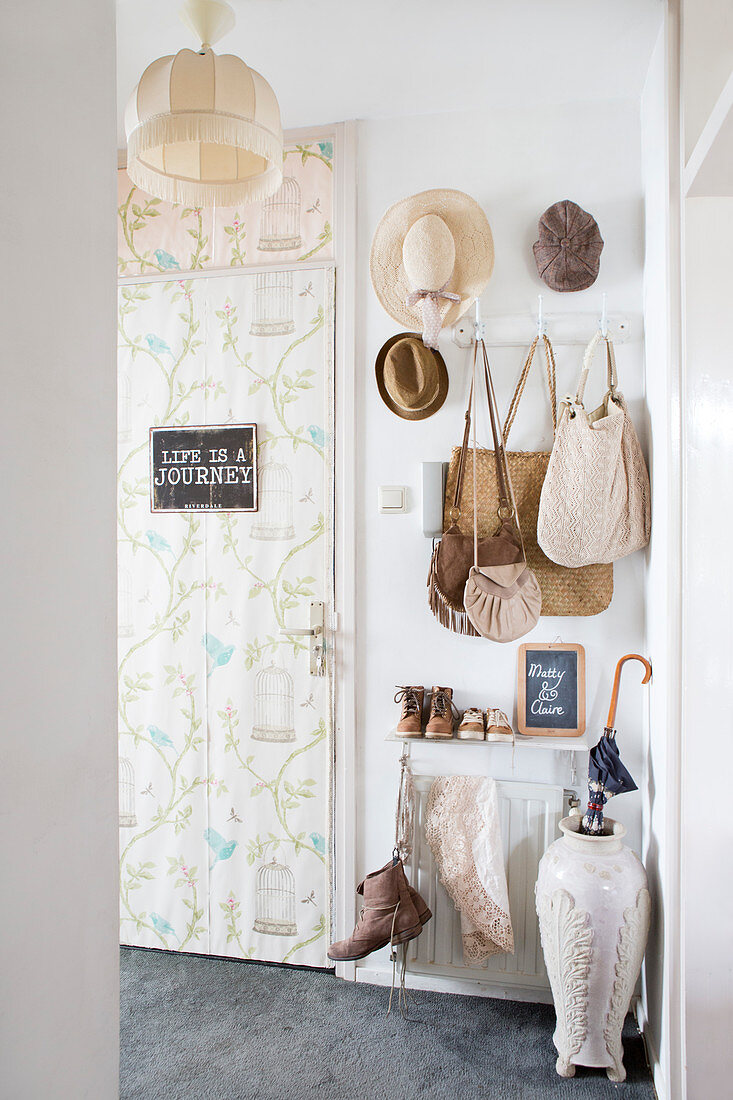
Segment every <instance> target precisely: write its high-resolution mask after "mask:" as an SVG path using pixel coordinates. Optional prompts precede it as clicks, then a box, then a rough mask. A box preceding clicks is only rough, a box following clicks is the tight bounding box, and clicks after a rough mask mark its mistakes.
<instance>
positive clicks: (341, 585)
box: [332, 122, 357, 981]
mask: <svg viewBox="0 0 733 1100" xmlns="http://www.w3.org/2000/svg"><path fill="white" fill-rule="evenodd" d="M356 129H357V123H356V122H342V123H340V124H339V125H337V126H336V127H335V131H336V153H335V157H334V165H335V172H336V178H335V180H334V222H335V230H334V239H335V243H336V252H335V256H336V367H335V371H334V386H335V426H336V427H335V448H336V451H335V470H334V497H335V500H334V504H335V519H336V529H335V532H334V535H335V568H336V588H335V592H336V608H335V610H336V620H335V622H334V627H335V631H334V633H335V641H336V646H335V665H334V670H333V677H334V679H333V683H334V705H335V714H334V739H333V748H334V761H333V780H334V783H333V790H334V806H333V809H334V813H333V841H332V852H333V866H332V889H333V896H332V915H333V919H332V925H333V934H334V938H335V939H343V938H344V937H345V936H346V935H348V934H349V933H350V932H351V929H352V927H353V919H354V900H353V899H354V886H355V882H356V879H355V853H356V805H355V802H356V668H355V662H356V570H357V560H356V558H357V546H356V402H355V374H356V201H357V196H356V156H357V149H356ZM336 973H337V975H338V977H340V978H345V979H347V980H349V981H355V980H356V966H355V964H354V963H353V962H350V963H338V964H337V966H336Z"/></svg>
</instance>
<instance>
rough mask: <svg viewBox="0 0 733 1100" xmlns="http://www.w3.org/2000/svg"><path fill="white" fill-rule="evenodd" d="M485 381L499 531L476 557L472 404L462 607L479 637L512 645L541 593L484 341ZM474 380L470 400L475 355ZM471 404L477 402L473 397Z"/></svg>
mask: <svg viewBox="0 0 733 1100" xmlns="http://www.w3.org/2000/svg"><path fill="white" fill-rule="evenodd" d="M479 343H480V344H481V353H482V356H483V366H484V377H485V380H486V396H487V399H488V403H489V420H490V421H491V434H492V435H493V437H494V458H495V462H496V481H497V487H498V494H499V507H498V509H497V515H498V518H499V523H500V527H499V530H498V531H497V532H496V534H495V535H493V536H492V537H491V538H488V539H483V540H482V543H481V547H482V554H481V556H479V541H478V533H477V532H478V498H477V492H476V481H477V479H476V451H477V446H476V427H475V420H476V415H475V412H476V411H475V405H474V409H473V414H474V416H473V419H474V435H473V467H474V468H473V475H474V476H473V486H474V487H473V532H474V533H473V547H474V560H473V565H472V566H471V569H470V571H469V574H468V579H467V580H466V587H465V589H464V593H463V603H464V606H465V608H466V614H467V616H468V619H469V621H470V623H471V625H472V626H473V628H474V630H475V631H476V633H477V634H480V635H481V637H482V638H488V639H489V640H490V641H492V642H513V641H516V639H517V638H521V637H522V636H523V635H524V634H526V633H527V632H528V631H530V630H531V629H532V627H534V626H536V625H537V622H538V620H539V617H540V612H541V610H542V594H541V592H540V586H539V584H538V583H537V578H536V577H535V575H534V573H533V572H532V570H531V569H530V568H529V566H528V565H527V559H526V556H525V553H524V544H523V542H522V532H521V529H520V526H519V520H518V517H517V513H516V504H515V501H514V494H513V492H512V483H511V477H510V475H509V467H508V466H507V461H506V454H505V452H504V443H503V440H502V437H501V434H500V432H499V428H498V421H499V418H498V413H497V405H496V395H495V393H494V384H493V381H492V378H491V371H490V369H489V358H488V356H487V354H486V345H485V344H484V342H483V340H481V341H479ZM473 370H474V376H473V381H472V385H471V396H472V398H473V397H474V393H475V381H476V355H475V354H474V360H473ZM474 400H475V398H474Z"/></svg>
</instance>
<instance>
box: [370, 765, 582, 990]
mask: <svg viewBox="0 0 733 1100" xmlns="http://www.w3.org/2000/svg"><path fill="white" fill-rule="evenodd" d="M433 778H434V777H433V776H426V775H416V776H415V791H416V806H415V832H414V837H413V855H412V861H411V865H410V866H409V867H408V868H407V873H408V877H409V879H410V882H411V883H412V884H413V885H414V886H415V887H416V888H417V889H418V890H419V892H420V893H421V894H422V896H423V897H424V898H425V900H426V902H427V903H428V905H429V906H430V908H431V909H432V911H433V919H432V920H431V921H429V922H428V924H427V925H426V926H425V929H424V931H423V933H422V935H420V936H419V937H418V938H417V939H415V940H412V941H411V942H410V944H409V945H408V954H407V984H408V985H409V986H410V987H411V988H414V989H434V990H436V991H441V992H446V993H463V994H466V995H468V996H480V997H498V998H506V999H510V1000H521V1001H536V1002H540V1003H551V1001H552V997H551V994H550V987H549V982H548V980H547V972H546V970H545V964H544V960H543V958H542V948H541V945H540V934H539V926H538V923H537V915H536V912H535V904H534V886H535V882H536V880H537V867H538V865H539V861H540V859H541V858H542V855H543V853H544V851H545V849H546V848H547V847H548V845H549V844H551V843H552V841H553V840H555V839H556V838H557V837H558V836H559V830H558V827H557V824H558V821H559V820H560V818H561V817H563V816H564V815H565V814H566V813H567V812H568V809H569V802H568V799H569V796H570V794H571V793H572V792H567V794H566V792H565V791H564V790H563V788H562V787H559V786H554V785H549V784H544V783H523V782H514V781H512V782H509V781H506V782H505V781H499V780H497V791H498V796H499V812H500V816H501V835H502V842H503V846H504V865H505V867H506V873H507V886H508V889H509V909H510V913H511V918H512V927H513V929H514V943H515V953H514V955H495V956H494V957H493V958H491V959H487V960H486V962H485V963H484V964H483V965H476V964H470V965H466V964H464V962H463V948H462V943H461V927H460V914H459V913H458V912H457V910H456V909H455V907H454V905H453V902H452V901H451V899H450V898H449V897H448V895H447V893H446V892H445V890H444V888H443V886H442V885H441V883H440V881H439V880H438V875H437V872H436V868H435V864H434V862H433V855H432V852H431V851H430V849H429V847H428V845H427V844H426V842H425V834H424V829H423V822H424V818H425V809H426V806H427V800H428V794H429V792H430V786H431V784H432V782H433ZM356 980H357V981H367V982H374V983H375V984H379V985H381V984H389V983H390V982H391V980H392V971H391V967H389V968H388V967H375V966H374V965H373V962H372V964H371V965H367V966H359V965H357V968H356Z"/></svg>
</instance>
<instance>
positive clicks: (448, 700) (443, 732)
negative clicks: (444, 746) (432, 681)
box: [425, 687, 458, 740]
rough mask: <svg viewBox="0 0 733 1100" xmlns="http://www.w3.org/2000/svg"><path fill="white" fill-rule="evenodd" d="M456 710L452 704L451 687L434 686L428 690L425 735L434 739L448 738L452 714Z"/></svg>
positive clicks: (451, 729) (450, 736) (455, 712)
mask: <svg viewBox="0 0 733 1100" xmlns="http://www.w3.org/2000/svg"><path fill="white" fill-rule="evenodd" d="M454 714H455V715H456V717H457V716H458V711H457V710H456V708H455V707H454V706H453V688H445V687H434V688H433V690H432V691H431V692H430V718H429V719H428V724H427V726H426V727H425V736H426V737H433V738H435V739H436V740H449V739H450V738H452V737H453V715H454Z"/></svg>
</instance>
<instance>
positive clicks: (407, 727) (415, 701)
mask: <svg viewBox="0 0 733 1100" xmlns="http://www.w3.org/2000/svg"><path fill="white" fill-rule="evenodd" d="M424 698H425V688H424V687H423V686H422V684H421V685H420V687H406V686H403V687H400V686H399V685H398V686H397V694H396V695H395V697H394V701H395V703H402V713H401V714H400V720H399V722H398V723H397V731H396V732H397V736H398V737H422V705H423V699H424Z"/></svg>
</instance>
